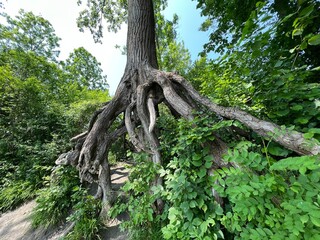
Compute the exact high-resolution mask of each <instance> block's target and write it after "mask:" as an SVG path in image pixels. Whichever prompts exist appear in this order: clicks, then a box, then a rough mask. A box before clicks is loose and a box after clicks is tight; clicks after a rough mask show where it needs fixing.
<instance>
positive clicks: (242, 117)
mask: <svg viewBox="0 0 320 240" xmlns="http://www.w3.org/2000/svg"><path fill="white" fill-rule="evenodd" d="M162 75H164V76H166V77H168V78H169V79H171V80H172V81H175V82H177V83H179V84H181V86H182V87H183V88H184V89H185V90H186V91H187V92H188V93H189V94H190V96H191V97H192V98H193V99H194V100H196V101H197V102H199V103H201V104H202V105H204V106H206V107H208V109H210V110H211V111H213V112H215V113H216V114H218V115H220V116H222V117H224V118H228V119H235V120H238V121H239V122H241V123H242V124H244V125H245V126H247V127H248V128H250V129H252V130H253V131H254V132H256V133H257V134H259V135H260V136H262V137H266V138H271V139H272V140H273V141H275V142H277V143H279V144H281V145H282V146H284V147H286V148H288V149H290V150H292V151H294V152H296V153H298V154H300V155H317V154H319V153H320V145H319V143H318V141H316V140H315V139H305V138H304V137H303V134H302V133H299V132H296V131H291V130H288V129H286V128H282V127H280V126H278V125H276V124H274V123H271V122H268V121H264V120H261V119H258V118H256V117H254V116H252V115H251V114H249V113H247V112H244V111H242V110H239V109H236V108H231V107H222V106H219V105H217V104H215V103H213V102H211V101H210V100H209V99H208V98H206V97H203V96H201V95H200V94H199V93H198V92H197V91H196V90H195V89H194V88H193V87H192V85H191V84H190V83H189V82H187V81H186V80H185V79H184V78H183V77H181V76H179V75H176V74H174V73H165V72H162Z"/></svg>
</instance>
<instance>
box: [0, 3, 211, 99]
mask: <svg viewBox="0 0 320 240" xmlns="http://www.w3.org/2000/svg"><path fill="white" fill-rule="evenodd" d="M76 2H77V1H76V0H9V1H4V6H5V10H4V11H5V12H6V13H8V14H9V15H11V16H16V15H17V14H18V11H19V9H20V8H22V9H24V10H25V11H32V12H33V13H34V14H36V15H41V16H42V17H44V18H45V19H47V20H48V21H49V22H50V23H51V24H52V26H53V27H54V29H55V30H56V34H57V35H58V37H60V38H61V41H60V49H61V53H60V59H61V60H64V59H66V58H67V57H68V56H69V54H70V53H71V52H72V51H73V49H75V48H78V47H84V48H85V49H87V50H88V51H89V52H90V53H91V54H92V55H94V56H95V57H96V58H97V60H98V61H99V62H101V67H102V69H103V70H104V73H105V74H107V76H108V78H107V81H108V83H109V85H110V93H111V94H113V93H114V92H115V90H116V87H117V85H118V83H119V81H120V79H121V77H122V74H123V71H124V68H125V64H126V57H125V56H123V55H121V53H120V50H118V49H115V47H114V46H115V45H116V44H118V45H125V43H126V31H127V27H126V26H125V25H124V26H123V27H122V29H121V31H119V32H118V33H117V34H113V33H108V32H105V33H104V39H103V44H102V45H101V44H95V43H94V42H93V40H92V37H91V35H90V33H89V32H88V31H87V32H85V33H80V32H79V30H78V28H77V26H76V18H77V16H78V13H79V11H80V10H81V8H79V7H78V6H77V4H76ZM173 13H177V14H178V16H179V18H180V20H179V28H178V37H179V40H183V41H184V43H185V46H186V47H187V48H188V49H189V50H190V52H191V56H192V59H193V60H195V59H196V58H197V56H198V53H199V52H201V50H202V45H203V44H204V43H205V42H206V41H207V39H208V34H207V33H203V32H199V31H198V29H199V27H200V24H201V22H202V21H203V19H201V17H200V13H199V11H198V10H196V2H195V1H191V0H168V8H167V9H166V10H165V15H166V16H168V17H170V19H172V15H173Z"/></svg>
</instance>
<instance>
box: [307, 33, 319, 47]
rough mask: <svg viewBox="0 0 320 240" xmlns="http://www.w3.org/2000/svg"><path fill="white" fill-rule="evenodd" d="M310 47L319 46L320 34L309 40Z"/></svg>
mask: <svg viewBox="0 0 320 240" xmlns="http://www.w3.org/2000/svg"><path fill="white" fill-rule="evenodd" d="M308 43H309V45H319V44H320V34H317V35H315V36H313V37H311V38H310V39H309V40H308Z"/></svg>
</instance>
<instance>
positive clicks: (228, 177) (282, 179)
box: [111, 117, 320, 240]
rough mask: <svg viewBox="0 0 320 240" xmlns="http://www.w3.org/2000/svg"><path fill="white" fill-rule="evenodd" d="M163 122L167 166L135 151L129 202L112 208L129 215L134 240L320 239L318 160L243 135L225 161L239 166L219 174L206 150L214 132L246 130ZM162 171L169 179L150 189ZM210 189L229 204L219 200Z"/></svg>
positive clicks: (224, 124) (199, 121) (205, 122)
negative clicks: (158, 205)
mask: <svg viewBox="0 0 320 240" xmlns="http://www.w3.org/2000/svg"><path fill="white" fill-rule="evenodd" d="M160 122H161V120H160ZM164 122H166V125H165V127H163V128H162V130H163V135H162V138H161V141H162V145H163V146H164V147H163V148H162V151H163V152H162V155H163V156H165V159H164V165H163V167H160V166H157V165H154V164H153V163H152V162H151V161H150V160H148V157H147V156H146V155H145V154H135V155H134V159H135V161H136V163H137V164H136V165H135V166H134V167H133V169H132V171H131V174H130V177H129V182H127V183H126V184H125V186H124V187H123V190H124V191H125V192H126V193H127V194H129V195H130V197H129V200H128V203H121V202H119V203H117V204H116V205H115V206H114V207H113V208H112V209H111V216H116V215H117V214H119V213H120V212H124V211H127V212H128V213H129V215H130V220H129V221H127V222H125V223H123V224H122V227H123V228H126V229H128V230H129V232H130V233H131V239H199V240H200V239H201V240H209V239H290V240H291V239H314V240H316V239H319V238H320V234H319V232H320V217H319V216H320V197H319V189H320V163H319V156H295V155H293V154H292V153H290V152H288V151H287V150H285V149H282V148H281V147H279V146H276V145H275V144H274V143H273V142H272V140H271V139H264V140H263V141H261V140H259V139H255V140H254V141H247V140H245V139H244V138H242V139H240V140H239V137H237V142H234V143H231V144H230V146H229V151H228V153H226V154H225V156H224V161H225V162H233V163H235V165H237V166H238V167H228V168H227V167H225V168H221V169H217V170H214V169H213V168H212V163H213V161H214V159H213V157H212V156H211V154H210V149H209V148H208V147H205V146H206V144H207V143H210V142H211V141H213V140H214V136H213V135H212V133H213V132H215V133H216V134H217V135H220V136H222V135H223V136H225V137H227V138H228V136H230V134H233V133H232V131H230V127H232V126H236V127H240V128H242V127H241V125H239V124H238V123H237V122H234V121H221V120H219V119H212V118H210V117H198V118H196V119H195V120H194V121H192V122H187V121H184V120H179V121H178V123H175V122H174V121H172V122H170V121H167V120H166V121H164ZM212 122H216V123H215V124H213V125H212ZM169 123H170V124H173V125H172V127H170V126H169V125H170V124H169ZM175 124H176V125H175ZM194 126H197V128H194ZM171 129H176V130H175V131H178V132H174V131H173V132H171ZM166 130H169V131H168V132H166ZM172 135H175V137H176V138H175V140H174V138H172ZM170 136H171V137H170ZM269 146H270V148H269ZM275 149H276V150H277V151H275ZM290 154H291V155H290ZM157 174H160V176H162V177H163V178H164V186H163V187H161V186H158V187H154V186H153V185H152V181H153V179H154V177H155V176H156V175H157ZM212 189H214V190H216V191H217V192H218V193H219V195H220V196H221V197H222V198H223V200H224V204H223V205H221V206H220V205H219V204H218V203H217V202H216V201H215V200H214V197H213V196H212ZM159 197H160V198H162V199H163V200H164V202H165V208H164V211H163V212H162V214H160V215H157V214H156V213H155V211H154V208H153V204H154V202H155V200H156V199H157V198H159Z"/></svg>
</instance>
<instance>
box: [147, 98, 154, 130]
mask: <svg viewBox="0 0 320 240" xmlns="http://www.w3.org/2000/svg"><path fill="white" fill-rule="evenodd" d="M147 105H148V111H149V115H150V125H149V133H151V132H152V131H153V130H154V127H155V126H156V109H155V107H154V98H153V96H152V95H151V94H150V96H149V97H148V100H147Z"/></svg>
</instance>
